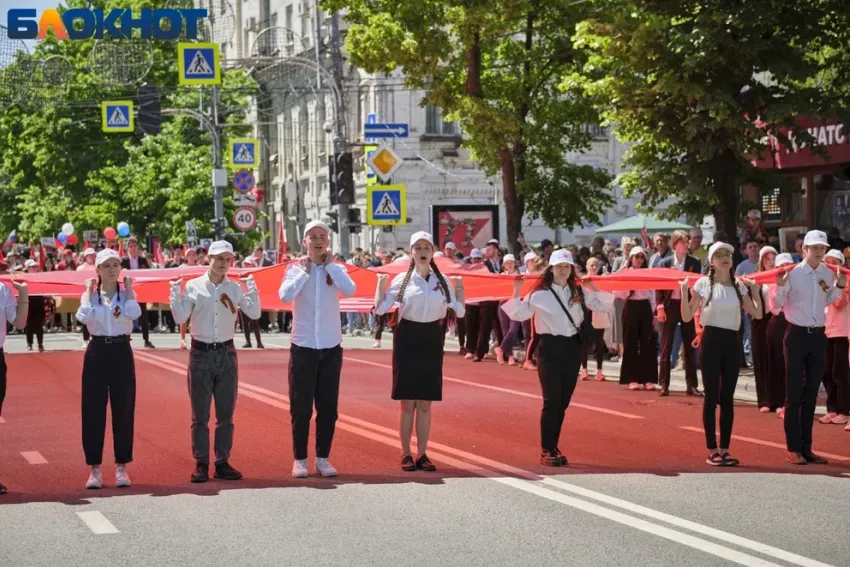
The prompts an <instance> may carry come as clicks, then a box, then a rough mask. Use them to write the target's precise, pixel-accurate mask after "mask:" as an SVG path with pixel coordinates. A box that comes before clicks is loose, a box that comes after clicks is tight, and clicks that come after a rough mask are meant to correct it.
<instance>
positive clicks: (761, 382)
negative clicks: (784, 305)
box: [750, 313, 784, 409]
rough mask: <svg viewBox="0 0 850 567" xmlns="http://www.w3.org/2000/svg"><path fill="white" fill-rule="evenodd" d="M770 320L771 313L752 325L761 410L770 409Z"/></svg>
mask: <svg viewBox="0 0 850 567" xmlns="http://www.w3.org/2000/svg"><path fill="white" fill-rule="evenodd" d="M770 319H771V315H770V313H765V314H764V315H762V318H761V319H753V321H752V323H751V325H750V347H751V348H752V355H753V375H754V376H755V379H756V399H757V400H758V406H759V407H760V408H765V407H766V408H769V407H770V376H769V373H770V348H769V346H768V327H769V325H770ZM783 374H784V373H783ZM771 409H775V408H771Z"/></svg>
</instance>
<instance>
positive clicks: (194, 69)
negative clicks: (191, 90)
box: [177, 43, 221, 85]
mask: <svg viewBox="0 0 850 567" xmlns="http://www.w3.org/2000/svg"><path fill="white" fill-rule="evenodd" d="M177 63H178V64H177V70H178V71H179V73H180V76H179V83H180V84H181V85H220V84H221V56H220V54H219V51H218V44H215V43H180V44H178V45H177Z"/></svg>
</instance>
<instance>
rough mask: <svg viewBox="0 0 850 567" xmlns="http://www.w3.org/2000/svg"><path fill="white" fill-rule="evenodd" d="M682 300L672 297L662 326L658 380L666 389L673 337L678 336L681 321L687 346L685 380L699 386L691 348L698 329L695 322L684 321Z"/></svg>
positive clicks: (691, 386)
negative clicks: (677, 331) (677, 330)
mask: <svg viewBox="0 0 850 567" xmlns="http://www.w3.org/2000/svg"><path fill="white" fill-rule="evenodd" d="M681 309H682V301H681V300H680V299H671V300H670V301H669V302H668V304H667V306H666V307H665V309H664V310H665V312H666V314H667V320H666V321H665V322H664V324H663V327H662V328H661V364H660V367H659V370H658V381H659V382H660V384H661V387H662V388H664V389H665V390H666V389H668V388H669V387H670V358H671V357H672V355H673V339H674V338H675V336H676V327H677V326H678V325H679V323H680V322H681V324H682V344H683V345H685V348H683V349H682V350H684V351H685V382H686V383H687V386H688V388H693V389H696V388H697V387H698V386H699V382H697V361H696V357H695V356H694V349H692V348H691V343H692V342H694V337H696V329H695V328H694V322H693V321H690V322H689V323H684V322H682V311H681Z"/></svg>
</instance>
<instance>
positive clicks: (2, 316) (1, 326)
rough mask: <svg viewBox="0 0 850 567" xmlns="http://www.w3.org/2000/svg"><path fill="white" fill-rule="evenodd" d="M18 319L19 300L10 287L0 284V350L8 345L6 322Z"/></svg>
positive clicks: (13, 321)
mask: <svg viewBox="0 0 850 567" xmlns="http://www.w3.org/2000/svg"><path fill="white" fill-rule="evenodd" d="M17 318H18V300H17V298H16V297H15V294H14V292H13V291H12V290H11V289H9V286H7V285H3V284H0V348H3V345H5V344H6V322H9V323H12V324H14V323H15V319H17Z"/></svg>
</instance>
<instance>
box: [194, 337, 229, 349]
mask: <svg viewBox="0 0 850 567" xmlns="http://www.w3.org/2000/svg"><path fill="white" fill-rule="evenodd" d="M232 346H233V339H230V340H229V341H225V342H223V343H205V342H203V341H196V340H195V339H192V350H200V351H204V352H207V351H211V350H221V349H225V348H230V347H232Z"/></svg>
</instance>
